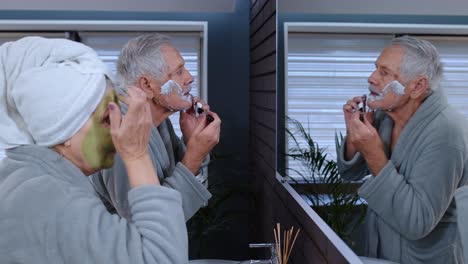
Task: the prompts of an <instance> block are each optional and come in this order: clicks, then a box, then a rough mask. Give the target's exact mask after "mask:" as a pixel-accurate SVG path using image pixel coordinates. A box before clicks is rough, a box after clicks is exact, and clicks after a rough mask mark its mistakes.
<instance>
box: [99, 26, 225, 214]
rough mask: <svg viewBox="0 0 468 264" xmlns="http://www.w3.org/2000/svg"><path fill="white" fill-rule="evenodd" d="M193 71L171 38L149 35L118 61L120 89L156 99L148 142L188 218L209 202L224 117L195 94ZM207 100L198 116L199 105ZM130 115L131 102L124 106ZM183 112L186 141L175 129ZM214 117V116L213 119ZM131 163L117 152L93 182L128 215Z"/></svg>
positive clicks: (126, 48)
mask: <svg viewBox="0 0 468 264" xmlns="http://www.w3.org/2000/svg"><path fill="white" fill-rule="evenodd" d="M192 82H193V77H192V75H191V74H190V73H189V72H188V71H187V69H186V68H185V61H184V59H183V58H182V56H181V55H180V53H179V51H178V50H177V49H176V48H175V47H174V46H173V45H172V44H171V42H170V39H169V38H168V37H166V36H164V35H160V34H148V35H142V36H139V37H136V38H134V39H131V40H130V41H129V42H128V43H127V44H126V45H125V46H124V47H123V48H122V50H121V53H120V56H119V59H118V62H117V83H118V85H119V87H120V91H119V92H120V93H122V92H124V91H125V89H126V87H129V86H137V87H139V88H141V89H142V90H143V91H144V92H145V93H146V94H147V97H148V101H149V102H150V103H151V112H152V116H153V125H154V127H153V129H152V134H151V138H150V143H149V146H148V152H149V153H150V155H151V158H152V160H153V163H154V165H155V168H156V169H157V174H158V176H159V177H160V178H161V179H160V180H161V182H162V184H163V185H164V186H167V187H170V188H173V189H176V190H178V191H179V192H180V193H181V195H182V203H183V209H184V215H185V219H186V220H188V219H190V218H191V217H192V216H193V215H194V214H195V213H196V211H197V210H198V209H199V208H200V207H202V206H204V205H206V204H207V202H208V199H209V198H210V197H211V194H210V193H209V192H208V190H207V189H206V186H205V185H207V176H208V175H207V170H206V167H207V165H208V163H209V153H210V151H211V150H212V149H213V147H214V146H216V144H218V142H219V136H220V126H221V120H220V118H219V117H218V115H217V114H216V113H214V112H212V111H210V109H209V106H208V105H207V104H206V103H205V102H203V100H200V99H199V98H196V97H193V96H192V95H191V94H190V89H191V84H192ZM198 102H199V103H201V104H202V108H203V110H204V111H203V112H202V113H201V114H198V113H197V112H196V111H195V110H194V105H196V104H197V103H198ZM122 110H123V112H124V113H125V111H126V107H125V104H122ZM177 112H179V113H180V127H181V130H182V134H183V136H182V139H180V138H178V137H177V135H176V134H175V133H174V128H173V126H172V124H171V122H170V120H169V116H170V115H172V114H174V113H177ZM208 115H210V116H211V117H212V120H207V116H208ZM126 173H127V172H126V171H125V166H124V164H123V162H122V160H121V159H120V158H119V157H118V156H116V160H115V164H114V166H113V168H111V169H108V170H103V171H101V172H100V173H97V174H95V175H93V177H92V183H93V185H94V187H95V189H96V190H97V192H98V193H99V194H100V195H101V196H102V198H103V199H104V200H105V201H107V203H108V205H109V206H110V209H115V210H116V211H117V213H118V214H119V215H120V216H122V217H125V218H128V216H129V215H130V211H129V210H128V209H129V207H128V200H127V192H128V190H129V184H128V181H127V177H126Z"/></svg>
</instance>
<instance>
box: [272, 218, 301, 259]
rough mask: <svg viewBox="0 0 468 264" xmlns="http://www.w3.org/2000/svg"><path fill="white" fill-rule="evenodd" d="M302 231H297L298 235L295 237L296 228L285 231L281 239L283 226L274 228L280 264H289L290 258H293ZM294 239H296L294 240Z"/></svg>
mask: <svg viewBox="0 0 468 264" xmlns="http://www.w3.org/2000/svg"><path fill="white" fill-rule="evenodd" d="M300 231H301V230H300V229H297V232H296V234H295V235H294V226H293V227H291V229H289V230H284V231H283V237H282V238H281V225H280V224H279V223H277V224H276V227H275V228H273V234H274V236H275V243H276V255H277V257H278V264H287V263H288V260H289V257H290V256H291V251H292V249H293V247H294V243H295V242H296V239H297V236H298V235H299V232H300ZM293 237H294V239H293Z"/></svg>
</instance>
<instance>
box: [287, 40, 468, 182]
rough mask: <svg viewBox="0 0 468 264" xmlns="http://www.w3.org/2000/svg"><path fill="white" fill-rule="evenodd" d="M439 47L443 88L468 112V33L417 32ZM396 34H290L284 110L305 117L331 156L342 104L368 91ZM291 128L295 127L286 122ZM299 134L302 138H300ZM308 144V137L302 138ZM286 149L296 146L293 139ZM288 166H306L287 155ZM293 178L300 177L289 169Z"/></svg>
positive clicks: (339, 128) (341, 128)
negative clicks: (382, 54)
mask: <svg viewBox="0 0 468 264" xmlns="http://www.w3.org/2000/svg"><path fill="white" fill-rule="evenodd" d="M419 37H420V38H424V39H427V40H429V41H431V42H432V43H433V44H434V45H435V46H436V47H437V48H438V50H439V52H440V54H441V58H442V62H443V63H444V66H445V75H444V79H443V81H442V85H441V87H442V88H443V89H444V90H445V91H446V93H447V96H448V99H449V102H450V103H451V104H453V105H454V106H455V107H457V108H458V109H460V110H461V111H462V112H463V113H464V114H465V116H467V117H468V106H467V104H466V102H468V90H467V89H466V87H468V74H467V73H468V38H465V37H442V36H419ZM392 38H393V35H383V34H382V35H380V34H374V35H366V34H314V33H303V34H299V33H291V34H289V38H288V46H287V47H288V55H287V72H286V74H287V83H286V93H285V94H286V98H285V100H286V102H285V103H286V114H287V115H288V116H289V117H290V118H293V119H295V120H297V121H299V122H301V123H302V124H303V126H304V128H306V130H307V129H308V131H309V132H310V134H311V137H312V139H314V140H315V141H316V142H317V143H318V144H319V147H321V148H325V149H326V151H327V153H328V156H329V158H332V159H335V158H336V150H335V133H340V132H341V133H342V134H343V135H345V134H346V133H345V130H346V127H345V123H344V118H343V113H342V106H343V104H344V103H345V102H346V101H347V100H348V99H350V98H352V97H354V96H358V95H362V94H366V93H367V87H368V83H367V78H368V77H369V75H370V74H371V73H372V71H373V70H374V69H375V66H374V62H375V60H376V59H377V57H378V56H379V54H380V52H381V51H382V50H383V48H384V47H385V46H387V45H388V44H389V42H390V40H391V39H392ZM287 128H288V129H290V130H294V127H293V125H292V124H291V123H290V122H288V124H287ZM297 139H301V138H300V137H299V138H297ZM300 142H301V144H302V146H306V145H305V144H306V142H305V140H301V141H300ZM286 144H287V146H286V149H288V148H291V147H295V144H294V142H293V141H292V138H290V137H289V136H288V137H287V140H286ZM287 167H288V168H293V169H296V170H299V171H302V170H304V168H302V167H301V164H300V163H299V162H298V161H294V160H293V159H292V158H288V159H287ZM289 175H290V176H292V177H296V178H298V177H300V175H298V174H297V173H294V171H293V170H289Z"/></svg>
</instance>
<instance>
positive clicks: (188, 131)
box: [179, 97, 210, 145]
mask: <svg viewBox="0 0 468 264" xmlns="http://www.w3.org/2000/svg"><path fill="white" fill-rule="evenodd" d="M197 102H200V103H202V105H203V110H204V111H205V112H206V111H209V110H210V106H209V105H207V104H206V103H205V101H203V100H202V99H200V98H198V97H193V98H192V105H196V104H197ZM205 112H204V113H202V114H201V115H205ZM201 115H200V116H198V117H197V114H196V113H195V109H194V107H190V108H189V109H187V110H186V111H182V112H180V118H179V123H180V129H181V130H182V135H183V139H184V143H185V145H187V143H188V141H189V139H190V137H191V136H192V133H193V131H194V130H195V128H196V127H197V125H198V124H199V123H200V122H202V121H201Z"/></svg>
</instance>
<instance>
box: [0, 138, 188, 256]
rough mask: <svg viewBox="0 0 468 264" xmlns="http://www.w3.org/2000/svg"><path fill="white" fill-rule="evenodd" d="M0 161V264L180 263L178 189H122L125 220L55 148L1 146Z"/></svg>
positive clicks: (183, 250) (182, 235) (182, 237)
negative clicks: (125, 199)
mask: <svg viewBox="0 0 468 264" xmlns="http://www.w3.org/2000/svg"><path fill="white" fill-rule="evenodd" d="M7 156H8V158H6V159H4V160H3V161H2V162H1V163H0V234H1V235H0V263H35V264H51V263H67V264H75V263H76V264H82V263H116V264H119V263H121V264H128V263H132V264H137V263H187V262H188V245H187V230H186V227H185V222H184V218H183V212H182V203H181V197H180V194H179V193H178V192H176V191H174V190H172V189H170V188H166V187H162V186H156V185H148V186H141V187H136V188H133V189H132V190H131V191H129V192H128V200H129V207H130V208H129V209H130V211H131V216H130V221H127V220H126V219H124V218H120V217H119V216H117V215H111V214H109V212H108V211H107V209H106V208H105V206H104V205H103V203H102V201H101V199H100V198H99V197H98V196H97V195H96V193H95V191H94V189H93V187H92V185H91V184H90V182H89V179H87V177H86V176H85V175H83V173H82V172H81V171H80V170H78V168H77V167H75V166H74V165H73V164H72V163H71V162H69V161H68V160H66V159H64V158H62V157H61V156H60V155H59V154H57V153H56V152H55V151H53V150H51V149H49V148H46V147H38V146H35V145H32V146H24V147H18V148H15V149H11V150H8V153H7Z"/></svg>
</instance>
